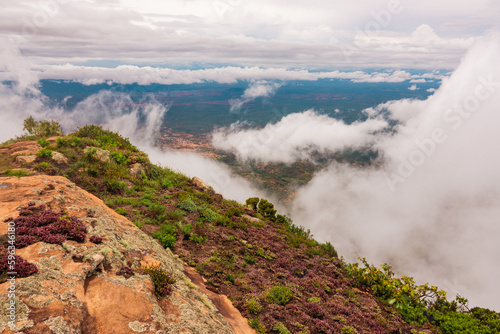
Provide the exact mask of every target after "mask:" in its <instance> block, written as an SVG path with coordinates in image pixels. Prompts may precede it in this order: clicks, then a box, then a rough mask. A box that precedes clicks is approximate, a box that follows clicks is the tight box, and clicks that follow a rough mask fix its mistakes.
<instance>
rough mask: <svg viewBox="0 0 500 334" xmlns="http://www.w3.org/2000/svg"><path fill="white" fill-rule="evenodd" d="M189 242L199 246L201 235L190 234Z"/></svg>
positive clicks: (201, 240)
mask: <svg viewBox="0 0 500 334" xmlns="http://www.w3.org/2000/svg"><path fill="white" fill-rule="evenodd" d="M189 240H191V241H194V242H196V243H197V244H201V243H202V242H203V240H204V238H203V237H202V236H201V235H196V234H194V233H191V236H190V237H189Z"/></svg>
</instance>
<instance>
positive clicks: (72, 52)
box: [0, 0, 500, 70]
mask: <svg viewBox="0 0 500 334" xmlns="http://www.w3.org/2000/svg"><path fill="white" fill-rule="evenodd" d="M0 4H1V5H2V10H1V11H0V41H1V43H2V44H3V45H6V44H7V43H10V44H12V45H13V46H14V47H16V48H18V49H19V50H20V52H21V54H22V55H23V56H27V57H29V59H30V61H31V62H33V63H34V64H43V65H47V64H66V63H70V64H73V65H85V66H96V65H97V66H113V67H114V66H117V65H119V64H126V65H139V66H144V65H150V66H162V67H170V68H177V69H178V68H183V69H184V68H205V67H221V66H227V65H231V66H260V67H264V68H269V67H280V68H301V69H309V70H314V69H329V70H331V69H342V68H348V69H366V68H415V69H417V68H425V69H453V68H455V67H456V66H457V64H458V62H459V59H460V58H461V56H462V55H463V54H464V52H465V50H466V49H467V48H468V47H469V46H470V45H471V44H472V43H474V41H475V39H477V38H478V37H479V36H482V35H485V34H487V33H488V31H490V30H493V29H494V28H495V25H498V24H499V21H500V20H499V16H500V14H499V13H500V1H497V0H476V1H469V0H453V1H449V0H420V1H413V0H399V1H398V0H350V1H346V0H309V1H304V0H300V1H299V0H252V1H248V0H168V1H159V0H156V1H155V0H141V1H138V0H16V1H12V0H0Z"/></svg>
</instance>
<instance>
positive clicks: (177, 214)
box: [165, 209, 186, 221]
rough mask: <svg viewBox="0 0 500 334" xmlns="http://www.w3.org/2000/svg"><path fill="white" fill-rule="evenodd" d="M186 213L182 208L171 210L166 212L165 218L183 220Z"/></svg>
mask: <svg viewBox="0 0 500 334" xmlns="http://www.w3.org/2000/svg"><path fill="white" fill-rule="evenodd" d="M185 215H186V213H185V212H184V211H182V210H179V209H177V210H175V211H174V210H169V211H166V212H165V218H166V219H168V220H170V221H179V220H182V217H184V216H185Z"/></svg>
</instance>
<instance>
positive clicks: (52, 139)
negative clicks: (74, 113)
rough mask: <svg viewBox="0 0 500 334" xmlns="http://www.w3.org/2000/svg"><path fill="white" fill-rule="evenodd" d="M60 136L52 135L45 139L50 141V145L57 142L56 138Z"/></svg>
mask: <svg viewBox="0 0 500 334" xmlns="http://www.w3.org/2000/svg"><path fill="white" fill-rule="evenodd" d="M59 138H61V136H54V137H49V138H47V139H46V141H48V142H49V143H50V145H55V144H57V140H58V139H59Z"/></svg>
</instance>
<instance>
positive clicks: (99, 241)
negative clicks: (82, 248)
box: [90, 235, 102, 244]
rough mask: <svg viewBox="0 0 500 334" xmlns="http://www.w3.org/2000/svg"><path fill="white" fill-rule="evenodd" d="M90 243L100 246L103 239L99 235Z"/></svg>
mask: <svg viewBox="0 0 500 334" xmlns="http://www.w3.org/2000/svg"><path fill="white" fill-rule="evenodd" d="M90 242H93V243H94V244H100V243H102V237H100V236H98V235H93V236H91V237H90Z"/></svg>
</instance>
